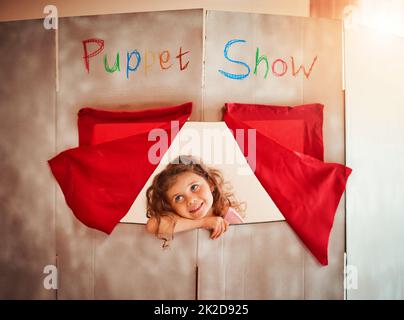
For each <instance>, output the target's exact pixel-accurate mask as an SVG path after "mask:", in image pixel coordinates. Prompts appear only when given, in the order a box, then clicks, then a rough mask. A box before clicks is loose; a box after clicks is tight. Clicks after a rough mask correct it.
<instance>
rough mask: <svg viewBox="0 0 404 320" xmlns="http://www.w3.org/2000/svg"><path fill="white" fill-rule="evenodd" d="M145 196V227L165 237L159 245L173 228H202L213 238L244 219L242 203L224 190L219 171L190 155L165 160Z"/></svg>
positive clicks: (180, 229)
mask: <svg viewBox="0 0 404 320" xmlns="http://www.w3.org/2000/svg"><path fill="white" fill-rule="evenodd" d="M146 197H147V217H148V218H149V220H148V222H147V225H146V230H147V231H148V232H150V233H153V234H155V235H156V236H157V237H159V238H161V239H163V240H165V242H164V244H163V247H165V246H166V245H167V243H168V241H169V240H171V239H172V238H173V234H174V233H176V232H181V231H186V230H192V229H197V228H205V229H208V230H210V231H211V238H212V239H216V238H218V237H219V236H221V235H222V234H223V233H224V232H226V230H227V227H228V225H229V224H239V223H244V220H243V218H242V216H241V215H240V214H243V211H244V210H243V209H242V204H241V203H239V202H238V201H237V200H236V199H235V197H234V195H233V193H231V192H228V191H225V190H224V180H223V177H222V174H221V173H220V171H219V170H216V169H213V168H208V167H206V166H205V165H204V164H203V163H202V162H201V161H199V160H197V159H196V158H193V157H191V156H180V157H178V158H177V159H175V160H174V161H173V162H172V163H170V164H168V165H167V167H166V168H165V169H164V170H163V171H162V172H160V173H159V174H158V175H157V176H155V177H154V179H153V183H152V185H151V186H150V187H149V188H148V189H147V191H146ZM237 211H239V212H237Z"/></svg>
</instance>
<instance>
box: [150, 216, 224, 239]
mask: <svg viewBox="0 0 404 320" xmlns="http://www.w3.org/2000/svg"><path fill="white" fill-rule="evenodd" d="M175 220H176V221H174V222H173V218H171V217H166V216H163V217H161V222H160V226H159V225H158V223H157V219H156V218H153V217H152V218H150V219H149V220H148V221H147V225H146V230H147V232H149V233H152V234H156V233H157V230H158V233H159V234H171V233H177V232H183V231H188V230H194V229H198V228H204V229H208V230H211V238H212V239H216V238H218V237H220V236H221V235H222V234H223V233H224V232H226V230H227V227H228V226H229V223H228V222H227V221H226V220H224V219H223V218H222V217H217V216H213V217H205V218H202V219H198V220H191V219H186V218H182V217H179V216H176V218H175ZM173 223H174V230H172V225H173Z"/></svg>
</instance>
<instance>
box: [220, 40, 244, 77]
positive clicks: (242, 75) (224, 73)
mask: <svg viewBox="0 0 404 320" xmlns="http://www.w3.org/2000/svg"><path fill="white" fill-rule="evenodd" d="M244 42H246V41H245V40H240V39H234V40H230V41H229V42H227V43H226V45H225V47H224V51H223V54H224V57H225V58H226V59H227V60H229V61H230V62H233V63H235V64H239V65H242V66H244V67H245V68H247V73H245V74H234V73H229V72H226V71H223V70H218V71H219V72H220V73H221V74H222V75H224V76H225V77H227V78H229V79H235V80H242V79H244V78H246V77H248V75H249V74H250V72H251V70H250V67H249V66H248V64H247V63H245V62H242V61H238V60H234V59H231V58H230V57H229V49H230V47H231V46H232V45H233V44H235V43H244Z"/></svg>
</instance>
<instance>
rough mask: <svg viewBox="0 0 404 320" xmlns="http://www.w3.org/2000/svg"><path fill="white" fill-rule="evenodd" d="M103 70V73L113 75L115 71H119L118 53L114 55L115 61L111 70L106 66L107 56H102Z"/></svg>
mask: <svg viewBox="0 0 404 320" xmlns="http://www.w3.org/2000/svg"><path fill="white" fill-rule="evenodd" d="M104 68H105V71H107V72H109V73H113V72H115V71H117V70H118V71H121V67H120V66H119V52H118V53H117V54H116V59H115V63H114V66H113V67H112V68H111V67H110V66H109V65H108V57H107V55H105V56H104Z"/></svg>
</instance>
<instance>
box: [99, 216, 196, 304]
mask: <svg viewBox="0 0 404 320" xmlns="http://www.w3.org/2000/svg"><path fill="white" fill-rule="evenodd" d="M196 232H197V231H190V232H184V233H179V234H176V235H175V239H174V240H173V241H171V243H170V246H169V247H168V248H165V249H163V248H162V243H163V242H162V241H161V240H159V239H157V238H156V237H154V236H153V235H150V234H147V233H146V232H145V229H144V225H139V224H136V225H134V224H119V225H118V226H117V228H116V229H115V230H114V232H113V233H112V234H111V235H110V236H106V235H103V234H97V237H96V243H95V248H96V249H95V257H94V259H95V265H94V275H95V282H94V298H95V299H146V300H147V299H152V300H153V299H156V300H158V299H182V300H192V299H195V296H196V241H197V237H196Z"/></svg>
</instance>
